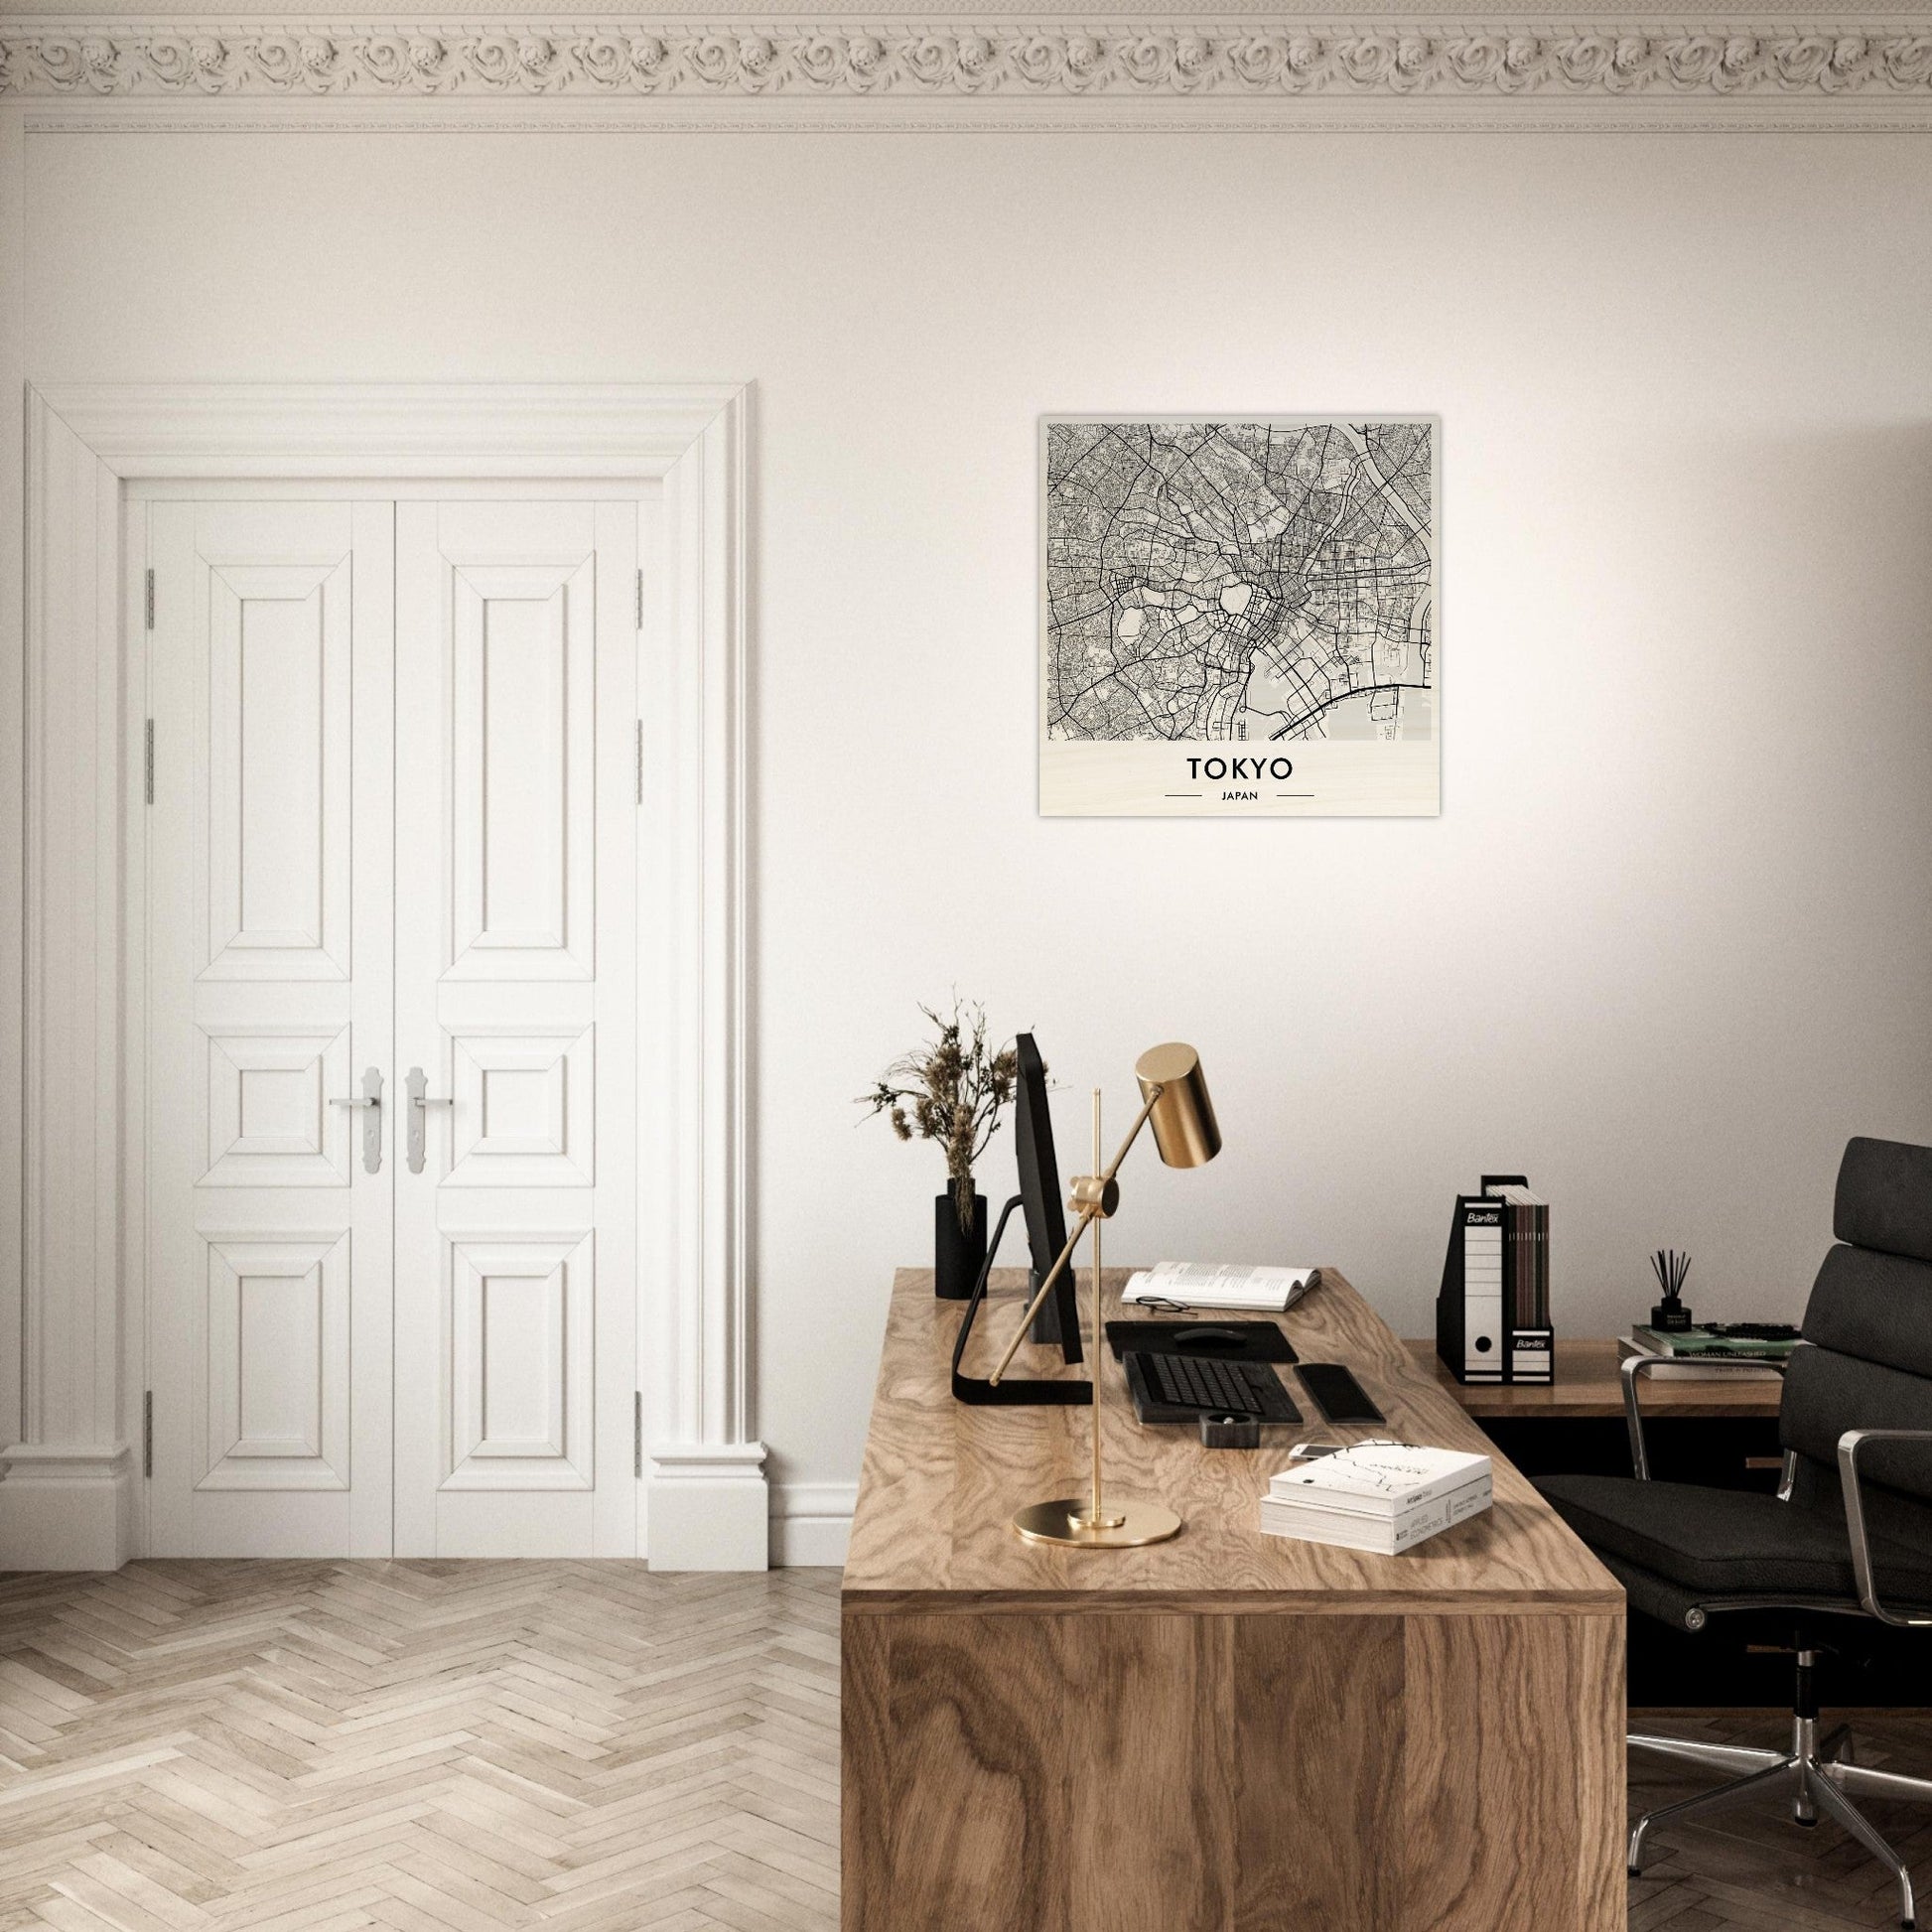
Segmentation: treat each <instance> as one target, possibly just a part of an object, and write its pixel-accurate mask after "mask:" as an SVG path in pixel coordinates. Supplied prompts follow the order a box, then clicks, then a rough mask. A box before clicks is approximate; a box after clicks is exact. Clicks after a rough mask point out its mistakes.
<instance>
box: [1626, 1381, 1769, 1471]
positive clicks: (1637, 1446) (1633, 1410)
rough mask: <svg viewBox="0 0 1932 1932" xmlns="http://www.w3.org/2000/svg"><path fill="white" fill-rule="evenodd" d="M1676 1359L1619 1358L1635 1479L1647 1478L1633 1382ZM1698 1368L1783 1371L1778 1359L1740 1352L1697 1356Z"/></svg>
mask: <svg viewBox="0 0 1932 1932" xmlns="http://www.w3.org/2000/svg"><path fill="white" fill-rule="evenodd" d="M1675 1360H1676V1357H1675V1356H1671V1355H1627V1356H1625V1357H1624V1359H1623V1363H1622V1366H1621V1368H1620V1369H1619V1371H1618V1372H1619V1373H1620V1374H1621V1375H1622V1377H1623V1419H1624V1421H1625V1422H1626V1423H1627V1424H1628V1425H1629V1429H1630V1467H1631V1470H1632V1472H1633V1473H1634V1474H1635V1476H1636V1478H1637V1480H1638V1481H1639V1482H1648V1481H1649V1480H1650V1456H1649V1454H1648V1453H1647V1451H1646V1450H1645V1449H1644V1442H1643V1408H1642V1405H1641V1404H1640V1403H1639V1402H1638V1400H1637V1383H1638V1381H1639V1380H1640V1379H1641V1378H1642V1377H1643V1376H1645V1375H1646V1374H1648V1373H1649V1372H1650V1370H1652V1369H1654V1368H1663V1367H1665V1366H1666V1365H1668V1364H1669V1363H1671V1362H1673V1361H1675ZM1697 1365H1698V1367H1699V1368H1701V1369H1704V1368H1720V1369H1725V1368H1754V1369H1765V1368H1774V1369H1776V1370H1777V1371H1778V1373H1779V1374H1780V1375H1782V1374H1783V1373H1784V1365H1783V1364H1782V1363H1781V1362H1767V1361H1762V1360H1754V1359H1747V1358H1746V1357H1744V1356H1742V1355H1700V1356H1699V1357H1698V1358H1697Z"/></svg>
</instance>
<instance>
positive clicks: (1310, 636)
mask: <svg viewBox="0 0 1932 1932" xmlns="http://www.w3.org/2000/svg"><path fill="white" fill-rule="evenodd" d="M1438 427H1439V426H1438V424H1437V423H1436V421H1435V420H1434V419H1431V418H1422V419H1413V418H1412V419H1405V420H1390V419H1379V418H1361V417H1354V418H1343V417H1334V418H1305V417H1277V418H1272V419H1251V420H1247V421H1209V420H1190V419H1181V420H1173V419H1170V420H1164V421H1114V420H1093V419H1057V418H1056V419H1049V420H1048V421H1047V422H1046V423H1045V425H1044V434H1045V449H1044V454H1043V462H1044V478H1043V497H1044V502H1043V511H1044V518H1045V532H1044V582H1043V585H1042V594H1043V606H1044V609H1043V632H1044V634H1043V639H1042V648H1043V652H1044V665H1043V679H1042V685H1043V688H1042V694H1041V703H1042V720H1041V729H1042V738H1043V740H1044V741H1045V745H1044V746H1043V747H1042V766H1041V769H1042V790H1041V804H1042V809H1047V810H1052V809H1076V808H1080V799H1079V796H1078V793H1079V791H1080V788H1081V787H1080V783H1079V782H1078V780H1079V776H1080V774H1082V773H1094V774H1103V773H1104V774H1106V777H1105V781H1104V782H1103V781H1102V780H1100V779H1099V778H1096V779H1095V784H1096V785H1097V786H1098V788H1097V789H1093V790H1092V795H1091V796H1089V797H1088V798H1087V800H1086V805H1085V808H1087V809H1097V810H1108V809H1117V810H1135V809H1140V808H1142V807H1143V806H1145V807H1146V808H1148V809H1155V810H1166V811H1171V812H1172V811H1186V810H1192V811H1196V812H1199V811H1214V810H1220V809H1224V808H1225V809H1232V810H1236V811H1239V810H1241V809H1243V808H1246V809H1251V810H1252V809H1259V810H1263V811H1267V810H1279V811H1299V812H1305V813H1306V812H1310V811H1314V812H1319V811H1322V810H1336V811H1356V810H1363V811H1434V810H1435V809H1436V772H1437V757H1436V696H1437V692H1436V668H1437V667H1436V628H1435V627H1436V606H1437V594H1436V592H1437V573H1438V553H1439V546H1438V536H1437V497H1438V493H1439V491H1438V482H1437V459H1438V450H1437V442H1438ZM1062 746H1064V747H1078V746H1092V747H1111V748H1114V749H1113V750H1112V751H1111V752H1107V753H1098V752H1096V753H1088V754H1082V753H1078V752H1072V751H1056V750H1054V749H1053V748H1056V747H1062ZM1135 747H1142V748H1152V750H1151V753H1150V751H1146V750H1144V751H1141V752H1139V753H1136V752H1134V751H1132V749H1131V748H1135ZM1180 753H1186V754H1191V756H1189V757H1184V758H1182V757H1176V754H1180ZM1384 753H1386V754H1387V756H1386V757H1384V756H1383V754H1384ZM1137 773H1138V774H1145V777H1144V780H1143V778H1141V777H1137V776H1135V775H1134V774H1137ZM1068 784H1071V785H1072V786H1073V790H1072V791H1071V792H1067V791H1065V786H1066V785H1068ZM1055 785H1057V786H1058V787H1059V792H1060V795H1058V796H1057V797H1049V795H1048V794H1049V789H1052V788H1053V787H1054V786H1055ZM1142 792H1146V793H1147V796H1146V797H1145V798H1143V797H1142V796H1140V794H1141V793H1142Z"/></svg>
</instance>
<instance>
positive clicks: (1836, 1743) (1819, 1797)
mask: <svg viewBox="0 0 1932 1932" xmlns="http://www.w3.org/2000/svg"><path fill="white" fill-rule="evenodd" d="M1627 1741H1628V1742H1629V1743H1630V1744H1632V1745H1634V1746H1636V1747H1637V1748H1639V1749H1642V1750H1647V1751H1658V1752H1661V1753H1662V1754H1663V1755H1665V1756H1667V1757H1679V1758H1683V1759H1684V1760H1685V1761H1686V1762H1687V1763H1691V1764H1708V1765H1710V1766H1711V1767H1712V1768H1713V1769H1714V1770H1720V1771H1734V1772H1737V1773H1739V1775H1738V1776H1736V1777H1733V1778H1732V1779H1731V1780H1730V1782H1729V1783H1728V1784H1721V1785H1719V1786H1718V1788H1717V1789H1716V1790H1715V1791H1705V1792H1701V1793H1700V1794H1699V1795H1698V1796H1697V1797H1695V1798H1686V1799H1683V1800H1682V1801H1681V1802H1680V1803H1678V1804H1674V1805H1664V1806H1662V1807H1660V1808H1659V1809H1658V1810H1656V1811H1650V1812H1645V1814H1644V1815H1643V1816H1642V1817H1641V1818H1639V1819H1638V1820H1637V1822H1636V1826H1635V1828H1634V1829H1633V1830H1632V1831H1631V1833H1630V1856H1629V1859H1628V1864H1629V1867H1630V1875H1631V1877H1633V1878H1634V1877H1636V1876H1637V1873H1638V1867H1639V1866H1640V1865H1641V1863H1643V1844H1644V1840H1645V1838H1646V1837H1647V1836H1648V1835H1649V1833H1650V1831H1651V1829H1652V1827H1654V1826H1657V1825H1674V1824H1679V1823H1681V1822H1682V1821H1684V1820H1685V1819H1688V1818H1699V1817H1703V1816H1705V1815H1707V1814H1709V1813H1711V1812H1714V1811H1723V1810H1725V1808H1726V1807H1727V1806H1730V1805H1734V1804H1740V1803H1742V1802H1744V1801H1745V1800H1746V1799H1749V1798H1755V1797H1759V1796H1768V1795H1769V1794H1770V1793H1771V1792H1774V1791H1776V1792H1781V1793H1785V1794H1788V1795H1789V1797H1790V1799H1791V1816H1792V1821H1793V1822H1794V1823H1795V1824H1799V1825H1815V1824H1817V1822H1818V1818H1819V1814H1820V1813H1821V1812H1822V1813H1823V1814H1824V1815H1825V1816H1826V1817H1827V1818H1830V1819H1832V1820H1833V1821H1834V1822H1835V1823H1837V1824H1839V1825H1841V1826H1843V1827H1844V1828H1845V1830H1846V1831H1848V1832H1850V1833H1851V1835H1852V1836H1853V1837H1854V1838H1855V1839H1857V1840H1858V1841H1859V1843H1860V1844H1861V1845H1863V1847H1864V1849H1865V1850H1866V1851H1867V1852H1868V1853H1870V1854H1871V1856H1872V1857H1873V1858H1874V1859H1876V1860H1877V1861H1878V1863H1880V1864H1882V1865H1884V1866H1885V1867H1886V1869H1887V1870H1889V1871H1890V1872H1891V1874H1892V1876H1893V1877H1894V1878H1895V1879H1896V1880H1897V1881H1898V1922H1899V1924H1900V1925H1902V1926H1910V1925H1912V1924H1913V1922H1914V1920H1913V1904H1912V1876H1911V1873H1910V1872H1909V1871H1907V1870H1906V1868H1905V1861H1904V1860H1903V1859H1901V1858H1900V1857H1899V1856H1898V1854H1897V1853H1896V1852H1894V1851H1893V1850H1892V1849H1891V1847H1890V1846H1889V1845H1887V1844H1886V1843H1885V1841H1884V1840H1883V1839H1882V1838H1880V1837H1879V1836H1878V1834H1877V1832H1876V1830H1875V1829H1874V1828H1873V1827H1872V1825H1871V1822H1870V1821H1869V1820H1868V1819H1867V1818H1866V1817H1865V1815H1864V1813H1863V1812H1862V1811H1861V1810H1860V1809H1859V1808H1858V1806H1857V1805H1855V1804H1854V1803H1853V1802H1852V1799H1851V1795H1850V1794H1851V1793H1853V1792H1855V1791H1858V1792H1863V1794H1864V1795H1865V1796H1866V1797H1870V1798H1915V1799H1917V1800H1918V1801H1919V1802H1920V1803H1921V1804H1932V1778H1907V1777H1901V1776H1899V1775H1898V1774H1897V1773H1896V1772H1893V1771H1873V1770H1868V1769H1866V1767H1865V1766H1864V1765H1863V1764H1859V1763H1857V1762H1855V1761H1854V1759H1853V1754H1852V1751H1853V1746H1852V1732H1851V1727H1850V1726H1849V1725H1839V1726H1838V1727H1837V1728H1836V1729H1835V1730H1832V1731H1829V1732H1827V1733H1826V1735H1825V1736H1823V1737H1820V1736H1819V1735H1818V1720H1817V1719H1816V1718H1793V1719H1792V1721H1791V1748H1790V1749H1789V1750H1788V1751H1767V1750H1752V1749H1750V1748H1748V1747H1747V1746H1744V1745H1741V1744H1702V1743H1695V1742H1692V1741H1690V1740H1689V1739H1686V1738H1682V1737H1652V1736H1645V1735H1641V1734H1639V1733H1637V1732H1635V1731H1633V1732H1631V1733H1630V1736H1629V1738H1628V1739H1627Z"/></svg>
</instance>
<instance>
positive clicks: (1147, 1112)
mask: <svg viewBox="0 0 1932 1932" xmlns="http://www.w3.org/2000/svg"><path fill="white" fill-rule="evenodd" d="M1164 1091H1165V1089H1164V1088H1161V1087H1156V1088H1155V1089H1154V1091H1153V1092H1152V1093H1151V1094H1149V1095H1148V1097H1147V1105H1146V1106H1144V1107H1143V1108H1142V1109H1141V1111H1140V1116H1139V1118H1138V1119H1137V1120H1136V1121H1135V1122H1134V1125H1133V1126H1132V1127H1130V1128H1129V1129H1128V1130H1127V1138H1126V1140H1124V1141H1122V1142H1121V1144H1120V1152H1119V1153H1118V1154H1116V1155H1115V1156H1114V1158H1113V1161H1112V1163H1111V1165H1110V1166H1109V1167H1108V1169H1107V1172H1106V1173H1104V1174H1102V1175H1101V1176H1100V1183H1101V1185H1102V1186H1103V1187H1105V1186H1109V1185H1111V1184H1112V1182H1113V1179H1114V1176H1115V1175H1116V1174H1118V1173H1120V1164H1121V1163H1122V1162H1123V1161H1125V1160H1126V1159H1127V1154H1128V1150H1129V1149H1130V1148H1132V1147H1133V1145H1134V1143H1135V1142H1136V1141H1137V1140H1139V1139H1140V1137H1141V1129H1142V1128H1143V1127H1145V1126H1146V1125H1147V1123H1148V1120H1149V1117H1150V1116H1151V1115H1152V1114H1153V1112H1154V1105H1155V1102H1156V1101H1158V1100H1159V1099H1160V1098H1161V1095H1162V1093H1163V1092H1164ZM1099 1218H1100V1210H1099V1209H1098V1208H1097V1207H1086V1208H1082V1209H1081V1210H1080V1218H1079V1220H1078V1221H1077V1222H1076V1223H1075V1224H1074V1227H1073V1232H1072V1233H1071V1234H1069V1235H1068V1236H1067V1237H1066V1246H1065V1247H1063V1248H1062V1249H1061V1250H1060V1251H1059V1253H1058V1255H1057V1256H1055V1257H1054V1260H1053V1265H1052V1267H1050V1268H1049V1269H1047V1271H1046V1279H1045V1280H1044V1281H1043V1282H1041V1283H1040V1285H1039V1289H1038V1292H1037V1293H1036V1294H1035V1296H1034V1299H1033V1300H1032V1301H1031V1302H1029V1303H1028V1304H1027V1312H1026V1313H1025V1314H1023V1315H1022V1316H1021V1317H1020V1325H1019V1327H1018V1328H1016V1329H1015V1330H1014V1334H1013V1339H1012V1340H1011V1341H1010V1342H1008V1343H1007V1352H1006V1353H1005V1354H1004V1355H1002V1356H1001V1357H1000V1365H999V1367H998V1368H996V1369H995V1370H994V1371H993V1373H992V1374H991V1375H989V1376H988V1377H987V1378H986V1379H987V1381H988V1382H989V1383H990V1384H991V1385H992V1386H993V1387H995V1388H997V1387H998V1386H999V1382H1000V1377H1001V1376H1003V1375H1004V1374H1005V1373H1006V1372H1007V1370H1008V1369H1009V1368H1011V1367H1012V1366H1013V1358H1014V1356H1015V1355H1017V1354H1018V1353H1019V1352H1020V1344H1021V1343H1022V1342H1023V1341H1025V1340H1026V1339H1027V1330H1028V1329H1029V1328H1031V1327H1032V1326H1033V1325H1034V1316H1035V1315H1036V1314H1037V1313H1038V1312H1039V1311H1040V1307H1041V1305H1042V1304H1043V1303H1044V1302H1045V1300H1046V1297H1047V1293H1048V1291H1050V1290H1051V1288H1052V1286H1053V1284H1054V1283H1055V1282H1056V1281H1058V1280H1059V1278H1060V1277H1061V1276H1062V1275H1063V1274H1065V1272H1066V1265H1067V1263H1068V1262H1069V1261H1071V1260H1072V1259H1073V1250H1074V1249H1075V1248H1077V1247H1078V1246H1079V1245H1080V1237H1081V1235H1083V1234H1085V1233H1086V1231H1087V1229H1088V1228H1089V1227H1091V1226H1092V1225H1093V1223H1094V1222H1095V1221H1097V1220H1098V1219H1099ZM1093 1345H1094V1347H1095V1348H1098V1347H1099V1346H1100V1337H1099V1336H1098V1335H1095V1336H1094V1338H1093Z"/></svg>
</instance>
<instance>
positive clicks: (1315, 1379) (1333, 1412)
mask: <svg viewBox="0 0 1932 1932" xmlns="http://www.w3.org/2000/svg"><path fill="white" fill-rule="evenodd" d="M1295 1373H1296V1374H1297V1375H1299V1376H1300V1377H1301V1378H1302V1385H1303V1387H1304V1388H1306V1389H1307V1390H1308V1392H1309V1394H1310V1395H1311V1396H1312V1397H1313V1398H1314V1406H1315V1407H1316V1408H1317V1409H1319V1410H1320V1411H1321V1415H1322V1419H1323V1420H1324V1421H1326V1422H1336V1423H1358V1422H1387V1421H1388V1417H1386V1416H1385V1415H1383V1413H1382V1412H1381V1410H1379V1409H1378V1408H1377V1407H1376V1406H1375V1404H1374V1403H1372V1402H1371V1401H1370V1400H1369V1399H1368V1391H1367V1390H1366V1389H1364V1388H1363V1387H1362V1385H1361V1384H1360V1383H1359V1382H1358V1381H1356V1380H1355V1378H1354V1376H1352V1375H1351V1374H1350V1373H1349V1372H1348V1370H1347V1369H1345V1368H1344V1367H1342V1365H1341V1364H1340V1363H1339V1362H1304V1363H1302V1364H1301V1366H1300V1367H1299V1368H1297V1369H1296V1371H1295Z"/></svg>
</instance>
